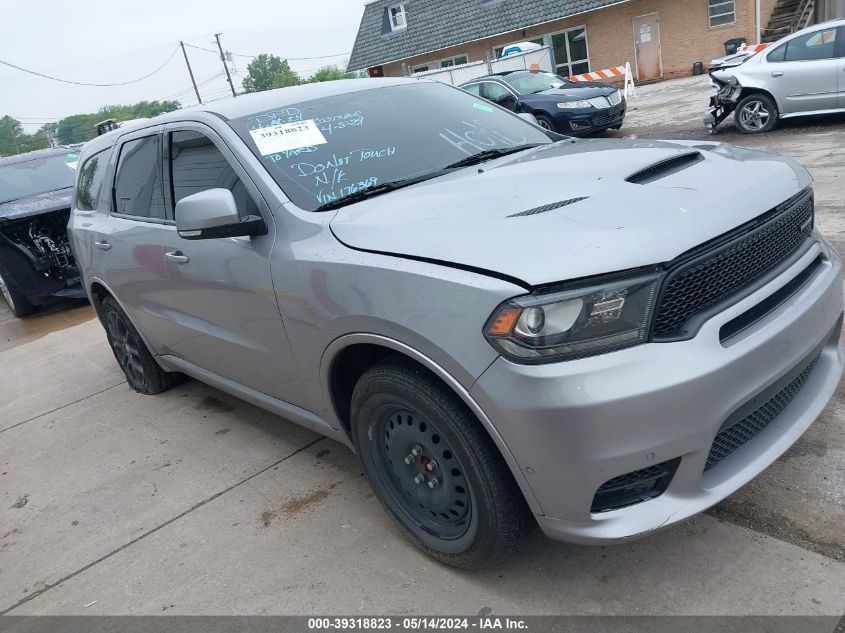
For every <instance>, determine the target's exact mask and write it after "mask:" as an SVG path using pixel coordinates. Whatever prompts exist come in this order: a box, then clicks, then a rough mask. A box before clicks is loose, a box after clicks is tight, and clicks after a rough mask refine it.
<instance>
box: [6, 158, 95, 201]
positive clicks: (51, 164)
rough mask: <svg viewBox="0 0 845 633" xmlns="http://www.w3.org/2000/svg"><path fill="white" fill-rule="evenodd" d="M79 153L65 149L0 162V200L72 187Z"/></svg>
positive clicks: (15, 198)
mask: <svg viewBox="0 0 845 633" xmlns="http://www.w3.org/2000/svg"><path fill="white" fill-rule="evenodd" d="M78 158H79V154H77V153H75V152H68V153H67V154H56V155H54V156H45V157H42V158H32V159H29V160H25V161H22V162H20V163H12V164H11V165H0V204H2V203H3V202H10V201H12V200H18V199H19V198H26V197H27V196H34V195H37V194H39V193H46V192H48V191H56V190H57V189H67V188H68V187H73V180H74V176H75V174H76V161H77V159H78Z"/></svg>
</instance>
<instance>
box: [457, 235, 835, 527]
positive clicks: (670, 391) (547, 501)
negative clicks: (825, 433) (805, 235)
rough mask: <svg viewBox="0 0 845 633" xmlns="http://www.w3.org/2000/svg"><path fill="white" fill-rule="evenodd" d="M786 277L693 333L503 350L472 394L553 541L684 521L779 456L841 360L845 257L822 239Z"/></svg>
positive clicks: (824, 394) (825, 392)
mask: <svg viewBox="0 0 845 633" xmlns="http://www.w3.org/2000/svg"><path fill="white" fill-rule="evenodd" d="M816 237H817V239H818V242H817V243H815V244H813V245H812V247H811V248H810V250H808V251H807V252H805V254H804V255H803V256H802V257H801V258H800V259H799V260H798V261H796V262H795V263H794V264H793V265H792V266H790V267H789V268H788V269H787V270H785V271H784V272H783V273H782V274H781V275H780V276H778V277H777V278H775V279H774V280H772V281H770V282H769V283H768V284H766V285H765V286H763V287H761V288H760V289H758V290H757V291H756V292H754V293H753V294H751V295H749V296H748V297H745V298H744V299H742V300H741V301H739V302H738V303H736V304H734V305H733V306H731V307H730V308H728V309H726V310H725V311H723V312H721V313H719V314H717V315H716V316H714V317H713V318H711V319H710V320H709V321H707V322H706V323H705V324H704V326H703V327H702V328H701V330H700V332H699V333H698V335H697V336H696V337H695V338H693V339H691V340H687V341H681V342H675V343H649V344H645V345H640V346H638V347H633V348H629V349H626V350H622V351H618V352H614V353H609V354H604V355H601V356H594V357H591V358H585V359H581V360H576V361H569V362H564V363H555V364H549V365H518V364H515V363H511V362H508V361H507V360H505V359H503V358H499V359H498V360H496V361H495V362H494V363H493V365H491V367H490V368H489V369H488V370H487V371H486V372H485V373H484V374H483V375H482V376H481V377H480V378H479V380H478V381H477V382H476V384H475V385H474V386H473V388H472V390H471V394H472V396H473V397H474V399H475V401H476V402H477V403H478V404H479V405H480V406H481V408H482V409H483V410H484V412H485V413H486V415H487V416H488V417H489V418H490V419H491V421H492V423H493V424H494V425H495V426H496V429H497V430H498V432H499V433H500V434H501V436H502V438H503V440H504V441H505V443H506V444H507V446H508V449H509V450H510V452H511V453H512V455H513V456H514V459H515V461H516V462H517V464H518V465H519V467H520V468H521V470H522V471H523V473H524V475H525V479H526V481H527V482H528V485H529V486H530V488H531V492H532V494H533V495H534V498H535V499H536V501H537V504H538V505H539V507H540V510H541V515H540V516H538V517H537V519H538V522H539V523H540V526H541V528H542V529H543V531H544V532H545V533H546V534H547V535H548V536H550V537H552V538H555V539H560V540H566V541H571V542H578V543H588V544H589V543H594V544H596V543H609V542H614V541H620V540H623V539H626V538H630V537H633V536H639V535H643V534H645V533H648V532H650V531H652V530H655V529H658V528H661V527H664V526H667V525H670V524H672V523H675V522H677V521H680V520H683V519H685V518H687V517H689V516H691V515H693V514H696V513H698V512H701V511H703V510H705V509H706V508H708V507H710V506H712V505H713V504H715V503H717V502H718V501H720V500H721V499H724V498H725V497H726V496H728V495H729V494H731V493H733V492H734V491H735V490H737V489H738V488H740V487H741V486H743V485H744V484H746V483H747V482H748V481H749V480H751V479H752V478H753V477H755V476H756V475H757V474H759V473H760V472H761V471H762V470H763V469H765V468H766V467H767V466H768V465H769V464H771V463H772V462H773V461H774V460H775V459H777V458H778V457H779V456H780V455H781V454H782V453H783V452H784V451H785V450H786V449H787V448H788V447H789V446H790V445H792V443H794V442H795V441H796V440H797V439H798V438H799V437H800V435H801V434H802V433H803V432H804V431H805V430H806V429H807V427H809V426H810V424H811V423H812V422H813V421H814V420H815V418H816V417H817V416H818V415H819V413H821V411H822V409H823V408H824V406H825V404H826V403H827V401H828V400H829V398H830V397H831V395H832V394H833V392H834V390H835V388H836V386H837V384H838V382H839V379H840V376H841V374H842V370H843V363H844V362H845V355H843V352H842V349H841V347H840V346H839V332H840V329H841V325H842V311H843V298H842V276H841V261H840V259H839V256H838V255H837V254H836V253H835V252H834V250H833V249H832V248H831V247H829V246H828V245H827V244H826V243H825V242H824V241H823V240H821V238H818V236H816ZM820 254H821V255H822V265H821V266H820V267H819V268H818V269H817V270H816V271H815V273H814V274H813V276H812V277H811V278H810V279H809V280H807V281H806V282H805V283H804V285H802V286H801V287H800V288H799V289H798V290H797V291H795V292H794V294H792V295H790V296H789V297H788V298H786V299H785V300H784V301H783V302H782V303H781V304H780V305H778V306H777V307H776V308H775V309H774V310H772V311H771V312H769V313H768V314H767V315H766V316H764V317H763V318H762V319H760V320H759V321H757V322H755V323H754V324H753V325H752V326H750V327H749V328H748V329H746V330H744V331H743V332H742V333H741V334H739V335H737V336H735V337H734V338H732V339H730V340H729V341H725V342H724V343H723V342H722V341H721V340H720V329H721V328H722V326H723V325H725V324H726V323H728V322H729V321H731V320H733V319H734V318H735V317H738V316H740V315H742V314H744V313H746V312H747V311H748V310H749V309H750V308H752V307H754V306H756V305H758V304H759V303H760V302H761V301H763V300H764V299H765V298H766V297H768V296H770V295H772V294H773V293H775V292H777V290H779V289H780V288H782V287H783V286H785V285H786V284H787V283H788V282H790V281H791V280H792V279H793V278H795V277H796V276H797V275H799V274H800V273H801V272H802V271H804V270H805V269H806V268H807V267H808V266H809V265H810V263H811V262H812V261H814V260H815V259H817V258H818V256H819V255H820ZM819 349H820V350H821V353H820V356H819V359H818V361H817V363H816V364H815V366H814V369H813V370H812V373H811V374H810V376H809V378H808V379H807V380H806V382H804V383H803V386H802V387H801V389H800V391H798V393H797V395H795V397H794V399H793V400H792V401H791V402H790V403H789V404H788V405H787V406H786V408H785V409H783V411H782V412H781V413H780V414H779V415H778V416H777V417H775V418H774V420H773V421H772V422H771V423H770V424H769V425H768V426H766V427H765V429H763V430H762V431H761V432H759V434H757V435H756V436H754V437H753V438H752V439H751V440H749V441H748V442H747V443H745V444H744V445H742V446H741V447H740V448H738V449H737V450H735V451H734V452H733V453H732V454H730V455H729V456H728V457H726V458H724V459H723V460H722V461H721V462H719V463H718V464H717V465H716V466H715V467H713V468H711V469H710V470H708V471H707V472H704V467H705V462H706V460H707V457H708V454H709V452H710V449H711V446H712V445H713V441H714V438H715V437H716V435H717V433H718V432H719V431H720V428H721V427H722V425H723V423H725V421H726V420H728V419H729V418H731V416H732V414H734V413H735V412H737V411H738V410H741V409H743V405H747V403H749V401H751V400H752V399H754V398H755V397H756V396H759V395H760V394H762V393H764V392H766V391H767V388H770V387H771V386H773V385H775V384H777V383H779V382H782V380H783V379H784V377H785V376H788V375H790V374H791V373H792V372H794V370H795V368H796V367H799V365H801V363H802V362H806V359H807V358H808V355H811V354H815V353H816V351H817V350H819ZM678 458H679V459H680V461H679V463H678V465H677V470H676V471H675V473H674V476H673V477H672V479H671V481H670V483H669V485H668V488H666V490H665V492H663V493H662V494H660V496H658V497H656V498H654V499H651V500H648V501H642V502H640V503H636V504H635V505H631V506H628V507H625V508H622V509H618V510H611V511H608V512H603V513H593V512H591V506H592V503H593V499H594V497H595V495H596V492H597V490H598V489H599V488H600V487H601V486H602V484H604V483H605V482H607V481H608V480H610V479H612V478H615V477H618V476H620V475H624V474H626V473H631V472H633V471H638V470H640V469H643V468H646V467H648V466H651V465H655V464H659V463H661V462H667V461H671V460H675V459H678Z"/></svg>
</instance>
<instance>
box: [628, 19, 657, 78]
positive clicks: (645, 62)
mask: <svg viewBox="0 0 845 633" xmlns="http://www.w3.org/2000/svg"><path fill="white" fill-rule="evenodd" d="M634 51H635V53H636V62H637V79H638V80H639V81H648V80H650V79H660V78H661V77H663V60H662V58H661V53H660V18H659V17H658V15H657V13H649V14H648V15H642V16H640V17H638V18H634Z"/></svg>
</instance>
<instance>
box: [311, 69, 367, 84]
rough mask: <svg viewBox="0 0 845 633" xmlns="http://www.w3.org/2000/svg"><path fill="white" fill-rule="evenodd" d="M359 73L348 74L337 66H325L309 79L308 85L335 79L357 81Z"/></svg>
mask: <svg viewBox="0 0 845 633" xmlns="http://www.w3.org/2000/svg"><path fill="white" fill-rule="evenodd" d="M357 76H358V73H348V72H346V71H345V70H342V69H341V68H338V67H337V66H324V67H323V68H320V69H319V70H318V71H317V72H315V73H314V74H313V75H311V76H310V77H309V78H308V83H316V82H318V81H334V80H335V79H355V78H356V77H357Z"/></svg>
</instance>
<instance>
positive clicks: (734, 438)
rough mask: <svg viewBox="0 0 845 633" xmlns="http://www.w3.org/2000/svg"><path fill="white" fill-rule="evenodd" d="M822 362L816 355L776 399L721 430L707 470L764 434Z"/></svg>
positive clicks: (708, 459) (709, 455) (708, 460)
mask: <svg viewBox="0 0 845 633" xmlns="http://www.w3.org/2000/svg"><path fill="white" fill-rule="evenodd" d="M818 362H819V357H818V356H816V357H815V358H814V359H813V361H812V362H811V363H810V364H809V365H807V367H806V368H805V369H804V370H803V371H802V372H801V373H800V374H798V375H797V376H796V377H795V378H793V379H792V380H791V381H790V382H789V383H788V384H787V385H786V386H785V387H784V388H783V389H781V390H780V391H778V392H777V393H776V394H775V395H774V396H772V397H771V398H769V399H768V400H767V401H766V402H764V403H763V404H762V405H761V406H760V407H758V408H757V409H755V410H754V411H752V412H751V413H749V414H748V415H746V416H745V417H744V418H742V419H741V420H740V421H739V422H737V423H736V424H734V425H732V426H730V427H728V428H727V429H725V430H724V431H721V432H720V433H719V434H718V435H717V436H716V439H715V440H713V446H711V447H710V453H709V454H708V455H707V463H706V464H705V466H704V470H705V471H708V470H710V469H711V468H713V467H714V466H715V465H716V464H718V463H719V462H720V461H722V460H723V459H724V458H725V457H727V456H728V455H730V454H731V453H733V452H734V451H735V450H736V449H738V448H739V447H740V446H742V445H743V444H745V443H746V442H747V441H748V440H750V439H752V438H753V437H754V436H756V435H757V434H758V433H760V431H762V430H763V429H765V428H766V427H767V426H768V425H769V424H770V423H771V422H772V420H774V419H775V418H776V417H778V416H779V415H780V414H781V413H783V410H784V409H786V407H787V405H789V403H790V402H792V401H793V400H794V399H795V396H796V395H798V392H799V391H801V387H803V386H804V385H805V384H806V383H807V380H808V379H809V378H810V375H811V374H812V373H813V370H814V369H815V368H816V365H817V364H818Z"/></svg>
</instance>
